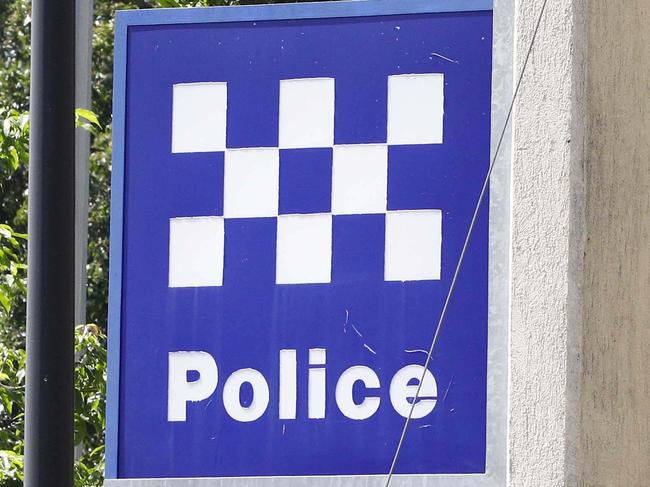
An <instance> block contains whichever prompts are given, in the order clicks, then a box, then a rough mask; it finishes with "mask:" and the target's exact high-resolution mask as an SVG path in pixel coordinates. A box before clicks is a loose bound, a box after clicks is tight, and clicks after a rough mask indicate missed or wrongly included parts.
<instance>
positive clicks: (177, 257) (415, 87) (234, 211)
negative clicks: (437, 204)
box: [169, 73, 444, 287]
mask: <svg viewBox="0 0 650 487" xmlns="http://www.w3.org/2000/svg"><path fill="white" fill-rule="evenodd" d="M334 86H335V82H334V79H333V78H307V79H292V80H282V81H280V115H279V116H280V119H279V133H278V141H279V147H260V148H244V149H229V148H226V130H227V124H226V113H227V98H228V97H227V84H226V83H221V82H210V83H190V84H178V85H174V89H173V93H174V101H173V121H172V152H174V153H181V152H184V153H187V152H225V157H224V160H225V165H224V206H223V208H224V215H223V216H197V217H195V218H172V219H171V220H170V237H169V238H170V240H169V286H170V287H202V286H221V285H223V262H224V241H225V239H227V238H228V236H227V235H224V219H227V218H260V217H272V218H277V246H276V283H277V284H308V283H328V282H331V267H332V215H362V214H385V215H386V233H385V256H384V279H385V280H386V281H420V280H435V279H440V266H441V264H440V262H441V246H442V212H441V211H440V210H439V209H430V210H400V211H388V209H387V179H388V146H389V145H417V144H440V143H442V140H443V100H444V78H443V75H442V74H437V73H432V74H407V75H395V76H389V77H388V110H387V113H388V120H387V140H386V143H382V144H353V145H334V107H335V104H334V97H335V95H334ZM288 148H291V149H296V148H333V161H332V195H331V197H332V199H331V213H316V214H301V215H279V214H278V201H279V149H288Z"/></svg>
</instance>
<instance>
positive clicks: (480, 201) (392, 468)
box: [385, 0, 548, 487]
mask: <svg viewBox="0 0 650 487" xmlns="http://www.w3.org/2000/svg"><path fill="white" fill-rule="evenodd" d="M547 1H548V0H544V3H543V4H542V7H541V9H540V11H539V16H538V18H537V25H536V26H535V30H534V31H533V37H532V39H531V41H530V46H529V47H528V52H527V53H526V59H525V60H524V65H523V66H522V68H521V74H520V75H519V79H518V81H517V85H516V87H515V92H514V93H513V95H512V101H511V102H510V107H509V108H508V114H507V116H506V120H505V122H504V124H503V130H501V136H500V137H499V142H498V143H497V147H496V149H495V151H494V156H493V157H492V161H491V162H490V167H489V168H488V171H487V174H486V175H485V179H484V181H483V187H482V188H481V193H480V194H479V197H478V200H477V202H476V207H475V208H474V214H473V215H472V220H471V222H470V224H469V228H468V229H467V235H466V236H465V242H464V243H463V248H462V250H461V252H460V257H459V258H458V263H457V264H456V270H455V271H454V276H453V278H452V280H451V285H450V286H449V291H448V292H447V297H446V298H445V304H444V305H443V307H442V311H441V313H440V318H439V319H438V325H437V326H436V331H435V333H434V335H433V340H432V341H431V346H430V347H429V352H428V353H427V360H426V361H425V363H424V367H423V368H422V377H421V378H420V383H419V384H418V388H417V390H416V391H415V396H414V397H413V402H412V403H411V408H410V409H409V415H408V417H407V418H406V421H405V422H404V427H403V428H402V434H401V436H400V439H399V442H398V444H397V448H396V449H395V455H393V461H392V463H391V465H390V470H389V471H388V478H387V479H386V484H385V487H390V482H391V480H392V479H393V475H394V472H395V465H396V464H397V460H398V458H399V454H400V451H401V449H402V445H403V444H404V438H405V437H406V431H407V429H408V427H409V424H410V422H411V418H412V416H413V410H414V409H415V404H416V403H417V400H418V398H419V396H420V390H421V389H422V384H423V383H424V379H425V376H426V373H427V370H428V368H429V363H430V362H431V356H432V355H433V350H434V348H435V346H436V343H437V342H438V336H439V335H440V329H441V328H442V323H443V321H444V319H445V315H446V314H447V308H448V306H449V302H450V301H451V297H452V296H453V294H454V290H455V288H456V281H457V279H458V274H459V273H460V269H461V267H462V265H463V261H464V260H465V253H466V252H467V248H468V247H469V241H470V239H471V237H472V232H473V231H474V226H475V225H476V220H477V219H478V214H479V211H480V210H481V205H482V204H483V199H484V198H485V193H486V192H487V188H488V185H489V183H490V177H491V176H492V170H493V169H494V164H495V163H496V160H497V157H498V155H499V150H500V149H501V144H502V143H503V138H504V137H505V134H506V129H507V128H508V124H509V122H510V117H511V115H512V110H513V108H514V106H515V100H516V99H517V94H518V93H519V88H520V86H521V82H522V80H523V79H524V73H525V72H526V66H527V65H528V59H529V58H530V54H531V52H533V46H534V45H535V39H536V38H537V32H538V31H539V26H540V25H541V23H542V18H543V16H544V10H545V9H546V3H547Z"/></svg>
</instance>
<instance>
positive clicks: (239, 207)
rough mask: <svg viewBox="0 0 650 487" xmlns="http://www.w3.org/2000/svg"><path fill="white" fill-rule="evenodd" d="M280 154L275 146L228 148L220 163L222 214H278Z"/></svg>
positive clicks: (226, 215) (249, 215) (262, 215)
mask: <svg viewBox="0 0 650 487" xmlns="http://www.w3.org/2000/svg"><path fill="white" fill-rule="evenodd" d="M279 181H280V157H279V151H278V149H276V148H265V147H262V148H255V149H231V150H228V151H226V154H225V166H224V194H223V213H224V216H225V217H226V218H260V217H273V216H277V215H278V198H279V189H278V188H279V184H280V182H279Z"/></svg>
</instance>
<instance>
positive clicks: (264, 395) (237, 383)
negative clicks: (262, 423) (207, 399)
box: [223, 369, 269, 423]
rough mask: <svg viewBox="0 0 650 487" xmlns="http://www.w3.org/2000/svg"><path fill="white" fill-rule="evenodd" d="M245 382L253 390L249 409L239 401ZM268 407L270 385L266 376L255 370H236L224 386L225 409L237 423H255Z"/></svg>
mask: <svg viewBox="0 0 650 487" xmlns="http://www.w3.org/2000/svg"><path fill="white" fill-rule="evenodd" d="M245 382H248V383H249V384H250V385H251V387H252V388H253V400H252V401H251V403H250V405H249V406H248V407H244V406H242V404H241V401H240V400H239V391H240V389H241V386H242V385H243V384H244V383H245ZM268 405H269V385H268V384H267V382H266V379H265V378H264V376H263V375H262V374H261V373H260V372H259V371H257V370H255V369H239V370H236V371H235V372H233V373H232V375H231V376H230V377H228V380H226V383H225V384H224V385H223V407H224V408H225V409H226V412H227V413H228V414H229V415H230V417H231V418H232V419H234V420H236V421H241V422H242V423H248V422H249V421H255V420H256V419H258V418H259V417H260V416H262V414H264V412H265V411H266V408H267V406H268Z"/></svg>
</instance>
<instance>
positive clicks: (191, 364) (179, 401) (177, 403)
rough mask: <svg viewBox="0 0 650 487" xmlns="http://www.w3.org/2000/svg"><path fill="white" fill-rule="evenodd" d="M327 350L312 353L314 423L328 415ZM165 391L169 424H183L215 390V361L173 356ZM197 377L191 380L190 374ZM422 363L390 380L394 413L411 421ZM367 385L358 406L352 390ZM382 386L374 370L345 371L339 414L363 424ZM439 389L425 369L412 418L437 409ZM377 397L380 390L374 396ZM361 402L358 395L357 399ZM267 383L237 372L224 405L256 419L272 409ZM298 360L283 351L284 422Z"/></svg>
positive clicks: (290, 414) (291, 412)
mask: <svg viewBox="0 0 650 487" xmlns="http://www.w3.org/2000/svg"><path fill="white" fill-rule="evenodd" d="M326 356H327V351H326V350H325V349H322V348H312V349H310V350H309V371H308V387H307V397H308V398H307V409H308V417H309V418H310V419H321V418H324V417H325V397H326V393H325V383H326V381H325V365H326ZM168 370H169V378H168V393H167V419H168V421H185V420H186V418H187V415H186V411H187V403H188V402H197V401H203V400H206V399H208V398H209V397H210V396H211V395H212V394H213V393H214V391H215V389H216V387H217V383H218V378H219V370H218V367H217V363H216V362H215V360H214V358H213V357H212V355H210V354H209V353H207V352H170V353H169V369H168ZM190 372H194V376H196V374H198V378H197V379H196V380H190V378H189V373H190ZM422 372H423V367H422V366H421V365H407V366H405V367H403V368H401V369H399V370H398V371H397V372H396V373H395V375H394V376H393V378H392V380H391V382H390V388H389V395H390V402H391V404H392V406H393V408H394V409H395V411H396V412H397V413H398V414H400V415H401V416H403V417H405V418H406V417H408V415H409V412H410V409H411V407H412V404H413V398H414V397H415V395H416V391H417V389H418V385H419V383H420V380H421V378H422ZM357 382H361V383H363V386H364V387H365V394H364V396H363V398H362V400H361V401H360V402H355V400H354V397H353V392H352V391H353V387H354V385H355V384H356V383H357ZM244 384H248V385H249V387H250V390H252V399H251V401H250V402H248V401H247V404H242V401H241V394H240V391H241V388H242V386H243V385H244ZM380 387H381V384H380V381H379V377H378V376H377V374H376V373H375V371H374V370H372V369H371V368H370V367H366V366H363V365H355V366H353V367H350V368H349V369H347V370H345V371H344V372H343V373H342V374H341V376H340V377H339V379H338V381H337V383H336V390H335V396H336V404H337V406H338V408H339V410H340V411H341V413H342V414H343V415H344V416H346V417H348V418H350V419H353V420H364V419H368V418H369V417H371V416H372V415H373V414H375V413H376V412H377V410H378V409H379V406H380V401H381V399H380V398H379V397H377V396H376V395H374V394H373V390H375V391H376V390H377V389H379V388H380ZM437 393H438V388H437V384H436V380H435V378H434V376H433V374H432V373H431V372H430V371H429V370H427V371H426V373H425V375H424V381H423V383H422V387H421V388H420V394H419V395H418V401H417V403H416V404H415V407H414V408H413V414H412V417H413V418H414V419H418V418H422V417H424V416H426V415H427V414H429V413H431V411H433V409H434V407H435V405H436V397H437ZM375 394H376V392H375ZM357 399H358V396H357ZM269 400H270V394H269V385H268V382H267V381H266V379H265V377H264V376H263V375H262V373H261V372H259V371H258V370H255V369H239V370H236V371H235V372H233V373H232V374H231V375H230V376H229V377H228V378H227V379H226V382H225V383H224V386H223V405H224V408H225V410H226V412H227V413H228V415H229V416H230V417H231V418H232V419H234V420H236V421H241V422H249V421H255V420H256V419H258V418H259V417H261V416H262V415H263V414H264V413H265V412H266V409H267V407H268V405H269ZM296 402H297V361H296V350H291V349H286V350H280V381H279V391H278V406H279V408H278V411H279V418H280V419H295V418H296Z"/></svg>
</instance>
